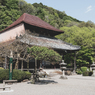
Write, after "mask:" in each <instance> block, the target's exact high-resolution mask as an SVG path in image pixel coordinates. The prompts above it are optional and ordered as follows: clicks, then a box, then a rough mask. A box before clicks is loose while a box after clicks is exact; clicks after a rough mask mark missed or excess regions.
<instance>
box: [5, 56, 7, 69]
mask: <svg viewBox="0 0 95 95" xmlns="http://www.w3.org/2000/svg"><path fill="white" fill-rule="evenodd" d="M5 69H7V56H6V55H5Z"/></svg>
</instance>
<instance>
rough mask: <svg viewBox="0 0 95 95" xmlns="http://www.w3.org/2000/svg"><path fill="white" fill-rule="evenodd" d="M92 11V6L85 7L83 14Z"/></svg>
mask: <svg viewBox="0 0 95 95" xmlns="http://www.w3.org/2000/svg"><path fill="white" fill-rule="evenodd" d="M91 10H93V8H92V6H91V5H90V6H89V7H87V9H86V12H85V13H88V12H89V11H91Z"/></svg>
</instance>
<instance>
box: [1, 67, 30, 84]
mask: <svg viewBox="0 0 95 95" xmlns="http://www.w3.org/2000/svg"><path fill="white" fill-rule="evenodd" d="M30 77H31V73H30V72H25V71H20V70H13V77H12V79H13V80H17V81H19V82H20V81H22V80H24V79H26V78H27V79H29V78H30ZM8 79H9V69H0V82H3V80H8Z"/></svg>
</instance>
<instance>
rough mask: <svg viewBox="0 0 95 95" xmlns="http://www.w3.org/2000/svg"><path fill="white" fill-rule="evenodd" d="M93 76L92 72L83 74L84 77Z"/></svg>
mask: <svg viewBox="0 0 95 95" xmlns="http://www.w3.org/2000/svg"><path fill="white" fill-rule="evenodd" d="M92 74H93V72H92V71H86V72H83V76H92Z"/></svg>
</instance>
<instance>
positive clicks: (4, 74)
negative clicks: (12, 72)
mask: <svg viewBox="0 0 95 95" xmlns="http://www.w3.org/2000/svg"><path fill="white" fill-rule="evenodd" d="M8 79H9V70H8V69H0V82H3V80H8Z"/></svg>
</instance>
